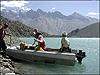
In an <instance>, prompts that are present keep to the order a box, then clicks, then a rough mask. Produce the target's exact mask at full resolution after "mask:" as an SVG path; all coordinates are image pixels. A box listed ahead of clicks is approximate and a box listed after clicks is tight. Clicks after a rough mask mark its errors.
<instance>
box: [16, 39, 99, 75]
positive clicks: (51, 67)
mask: <svg viewBox="0 0 100 75" xmlns="http://www.w3.org/2000/svg"><path fill="white" fill-rule="evenodd" d="M21 40H23V41H25V42H26V43H28V44H32V43H33V41H34V38H21ZM45 40H46V45H47V47H50V48H60V46H61V44H60V41H61V38H45ZM69 40H70V47H71V48H73V49H82V50H83V51H85V52H86V55H87V57H86V58H84V59H83V63H82V64H81V65H80V64H78V63H77V62H76V64H75V65H74V66H67V65H59V64H43V63H24V62H16V64H17V67H18V68H19V72H21V73H24V74H99V40H100V39H99V38H70V39H69Z"/></svg>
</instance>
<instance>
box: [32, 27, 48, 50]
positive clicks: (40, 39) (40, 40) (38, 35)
mask: <svg viewBox="0 0 100 75" xmlns="http://www.w3.org/2000/svg"><path fill="white" fill-rule="evenodd" d="M34 37H35V38H36V39H34V40H35V41H37V42H38V47H37V48H36V50H42V51H43V50H46V45H45V40H44V38H43V36H42V34H41V33H39V32H38V30H37V29H34Z"/></svg>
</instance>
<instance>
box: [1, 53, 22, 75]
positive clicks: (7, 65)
mask: <svg viewBox="0 0 100 75" xmlns="http://www.w3.org/2000/svg"><path fill="white" fill-rule="evenodd" d="M0 74H1V75H6V74H8V75H10V74H11V75H16V74H17V75H21V73H19V72H18V70H17V68H16V67H15V62H14V61H12V60H11V59H10V58H9V56H6V58H5V57H3V56H2V55H1V54H0Z"/></svg>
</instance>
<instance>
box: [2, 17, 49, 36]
mask: <svg viewBox="0 0 100 75" xmlns="http://www.w3.org/2000/svg"><path fill="white" fill-rule="evenodd" d="M0 23H1V25H3V24H5V23H7V24H8V25H9V26H8V30H7V32H8V33H10V34H11V35H12V36H14V37H15V36H17V37H32V36H34V34H33V28H31V27H28V26H26V25H25V24H22V23H21V22H18V21H10V20H8V19H7V18H4V17H2V16H0ZM40 32H41V31H40ZM41 33H42V34H43V36H49V34H47V33H45V32H41Z"/></svg>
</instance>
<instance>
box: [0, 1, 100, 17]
mask: <svg viewBox="0 0 100 75" xmlns="http://www.w3.org/2000/svg"><path fill="white" fill-rule="evenodd" d="M5 7H18V8H19V9H23V10H30V9H33V10H37V9H38V8H39V9H41V10H43V11H46V12H49V11H50V12H54V11H60V12H61V13H62V14H64V15H70V14H72V13H73V12H78V13H80V14H81V15H84V16H90V17H94V18H99V15H100V12H99V1H1V9H5Z"/></svg>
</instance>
